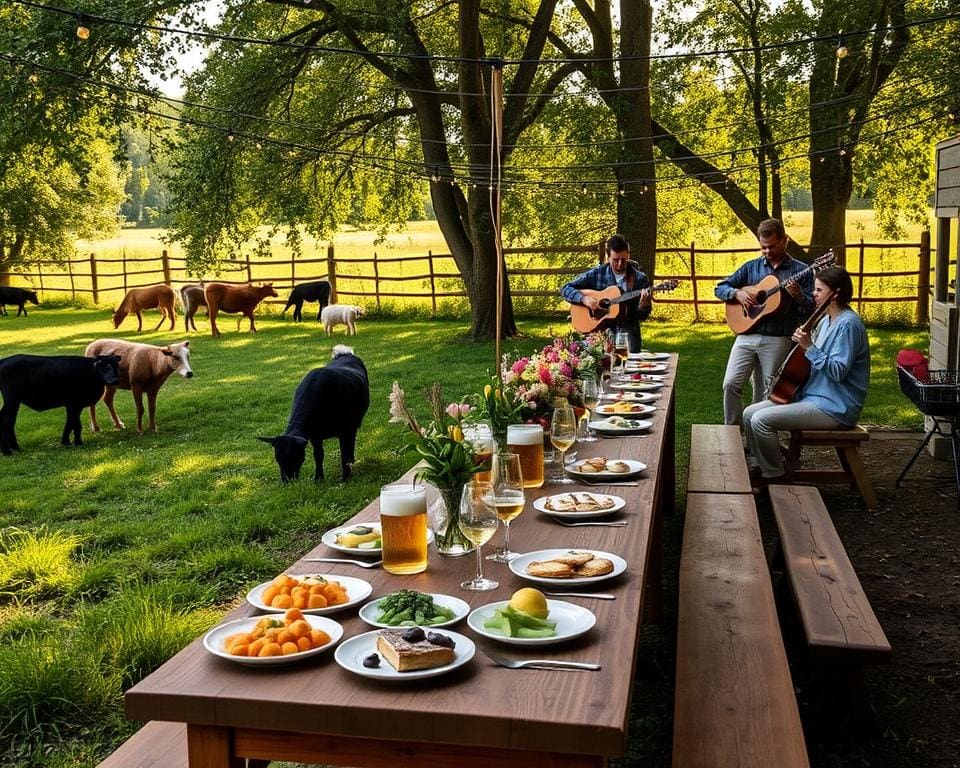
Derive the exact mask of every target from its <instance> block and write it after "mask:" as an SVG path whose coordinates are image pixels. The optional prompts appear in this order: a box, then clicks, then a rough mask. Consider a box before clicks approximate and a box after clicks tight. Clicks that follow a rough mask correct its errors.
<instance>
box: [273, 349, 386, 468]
mask: <svg viewBox="0 0 960 768" xmlns="http://www.w3.org/2000/svg"><path fill="white" fill-rule="evenodd" d="M369 407H370V384H369V382H368V380H367V369H366V367H365V366H364V364H363V361H361V360H360V358H359V357H357V356H356V355H354V354H353V350H352V349H351V348H350V347H345V346H343V345H340V344H338V345H337V346H335V347H334V348H333V360H331V361H330V362H329V363H328V364H327V365H326V366H324V367H323V368H314V369H313V370H312V371H310V373H308V374H307V375H306V376H304V377H303V380H302V381H301V382H300V384H299V385H298V386H297V391H296V392H294V394H293V407H292V408H291V410H290V421H289V423H288V424H287V431H286V432H284V433H283V434H282V435H279V436H277V437H259V438H257V439H258V440H263V442H265V443H269V444H270V445H272V446H273V457H274V458H275V459H276V460H277V464H278V465H279V466H280V479H281V480H282V481H283V482H285V483H286V482H287V481H289V480H296V479H297V478H298V477H299V476H300V468H301V467H302V466H303V462H304V459H305V458H306V455H307V443H308V442H310V443H312V444H313V460H314V462H315V463H316V470H315V471H314V473H313V479H314V481H317V482H319V481H320V480H323V441H324V440H326V439H327V438H331V437H336V438H337V439H338V440H339V441H340V465H341V470H342V473H343V479H344V480H346V479H348V478H349V477H350V472H351V465H352V464H353V462H354V458H355V456H354V450H355V448H356V442H357V431H358V430H359V429H360V423H361V422H362V421H363V417H364V415H365V414H366V412H367V408H369Z"/></svg>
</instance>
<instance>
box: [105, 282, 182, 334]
mask: <svg viewBox="0 0 960 768" xmlns="http://www.w3.org/2000/svg"><path fill="white" fill-rule="evenodd" d="M157 307H160V322H159V323H157V324H156V326H154V328H153V330H157V328H159V327H160V326H161V325H163V320H164V318H167V317H168V318H170V330H171V331H172V330H173V326H174V322H175V320H176V315H175V314H174V311H173V288H171V287H170V286H169V285H165V284H163V283H160V284H159V285H148V286H147V287H146V288H131V289H130V290H129V291H127V295H126V296H124V297H123V301H122V302H120V306H119V307H117V311H116V312H114V313H113V327H114V328H119V327H120V323H122V322H123V319H124V318H125V317H126V316H127V315H129V314H130V313H133V314H135V315H136V316H137V333H139V332H140V331H142V330H143V316H142V315H141V314H140V312H141V310H144V309H156V308H157Z"/></svg>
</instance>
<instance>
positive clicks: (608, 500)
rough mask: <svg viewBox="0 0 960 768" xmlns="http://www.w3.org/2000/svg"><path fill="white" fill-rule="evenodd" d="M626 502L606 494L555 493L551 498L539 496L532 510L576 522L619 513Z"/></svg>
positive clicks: (583, 492)
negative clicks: (580, 519)
mask: <svg viewBox="0 0 960 768" xmlns="http://www.w3.org/2000/svg"><path fill="white" fill-rule="evenodd" d="M625 504H626V502H625V501H624V500H623V499H621V498H620V497H619V496H611V495H609V494H606V493H586V492H585V491H570V492H569V493H555V494H553V496H541V497H540V498H539V499H534V501H533V508H534V509H535V510H537V511H538V512H543V514H545V515H551V516H552V517H559V518H563V519H564V520H576V519H579V518H587V517H602V516H603V515H611V514H613V513H614V512H619V511H620V510H621V509H623V507H624V506H625Z"/></svg>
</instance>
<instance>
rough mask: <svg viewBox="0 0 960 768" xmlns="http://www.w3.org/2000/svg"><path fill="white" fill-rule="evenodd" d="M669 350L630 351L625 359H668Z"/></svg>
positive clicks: (647, 361)
mask: <svg viewBox="0 0 960 768" xmlns="http://www.w3.org/2000/svg"><path fill="white" fill-rule="evenodd" d="M669 359H670V353H669V352H631V353H630V354H629V355H627V360H639V361H641V362H645V363H649V362H651V361H653V360H669Z"/></svg>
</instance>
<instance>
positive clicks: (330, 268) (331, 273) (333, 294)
mask: <svg viewBox="0 0 960 768" xmlns="http://www.w3.org/2000/svg"><path fill="white" fill-rule="evenodd" d="M327 280H328V281H329V283H330V303H331V304H336V303H337V260H336V259H335V258H334V257H333V242H332V241H331V242H330V243H328V244H327Z"/></svg>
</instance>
